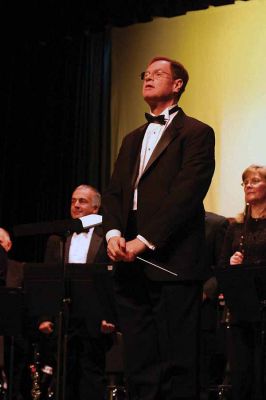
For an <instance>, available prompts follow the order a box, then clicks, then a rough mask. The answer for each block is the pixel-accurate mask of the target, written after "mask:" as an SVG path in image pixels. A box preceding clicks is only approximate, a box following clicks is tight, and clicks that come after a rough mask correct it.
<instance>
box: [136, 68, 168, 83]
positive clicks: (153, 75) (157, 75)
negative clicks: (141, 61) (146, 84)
mask: <svg viewBox="0 0 266 400" xmlns="http://www.w3.org/2000/svg"><path fill="white" fill-rule="evenodd" d="M165 75H168V76H169V77H170V78H171V79H174V78H173V76H172V74H169V72H165V71H162V70H161V69H158V70H156V71H153V72H149V71H143V72H141V74H140V79H141V80H142V81H145V80H147V79H155V80H160V79H162V78H164V77H165V78H166V76H165Z"/></svg>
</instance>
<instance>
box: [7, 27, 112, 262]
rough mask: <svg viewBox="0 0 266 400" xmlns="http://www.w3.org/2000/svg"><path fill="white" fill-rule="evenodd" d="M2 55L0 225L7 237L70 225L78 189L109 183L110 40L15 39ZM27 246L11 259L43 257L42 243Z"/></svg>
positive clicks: (101, 35) (90, 36) (99, 35)
mask: <svg viewBox="0 0 266 400" xmlns="http://www.w3.org/2000/svg"><path fill="white" fill-rule="evenodd" d="M4 56H5V57H4V59H3V57H2V61H1V62H2V79H1V97H2V98H3V99H4V101H3V102H2V104H3V111H4V113H3V117H2V120H1V122H2V124H3V126H2V129H1V131H2V133H1V146H0V163H1V164H0V185H1V198H0V226H2V227H5V228H6V229H8V230H9V231H11V233H12V229H13V227H14V226H15V225H18V224H24V223H34V222H40V221H52V220H55V219H63V218H68V217H69V207H70V196H71V193H72V190H73V188H74V187H75V186H77V185H78V184H81V183H89V184H91V185H93V186H96V187H97V188H98V189H99V190H100V191H102V189H103V187H105V185H106V184H107V180H108V179H109V163H110V149H109V147H110V122H109V120H110V119H109V90H110V40H109V34H108V32H93V33H90V32H89V31H87V32H82V34H79V35H73V36H64V37H62V36H60V35H59V36H58V37H53V38H49V39H48V40H35V39H34V36H32V37H30V36H29V37H23V38H21V36H20V35H19V33H17V34H16V35H14V36H13V37H12V38H11V37H10V38H9V40H8V41H7V42H6V47H5V52H4ZM25 240H26V239H25ZM25 240H24V239H23V245H21V246H20V245H19V243H21V239H20V240H18V241H15V245H14V250H13V251H15V249H16V258H19V259H22V260H24V259H29V260H36V259H39V258H41V257H42V254H41V252H42V251H41V249H40V246H39V245H37V246H36V243H37V242H38V243H39V242H42V239H41V238H35V243H32V240H31V244H29V245H27V246H25V243H26V242H25ZM27 243H28V241H27ZM29 249H30V251H29Z"/></svg>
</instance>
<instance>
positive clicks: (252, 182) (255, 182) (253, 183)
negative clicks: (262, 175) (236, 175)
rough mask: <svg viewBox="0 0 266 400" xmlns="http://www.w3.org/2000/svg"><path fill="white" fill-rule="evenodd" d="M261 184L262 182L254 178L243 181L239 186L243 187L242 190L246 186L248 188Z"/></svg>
mask: <svg viewBox="0 0 266 400" xmlns="http://www.w3.org/2000/svg"><path fill="white" fill-rule="evenodd" d="M261 182H262V180H261V179H259V178H254V179H250V180H248V179H245V180H244V181H243V182H242V183H241V186H243V187H244V188H245V187H247V186H248V185H249V186H257V185H259V184H260V183H261Z"/></svg>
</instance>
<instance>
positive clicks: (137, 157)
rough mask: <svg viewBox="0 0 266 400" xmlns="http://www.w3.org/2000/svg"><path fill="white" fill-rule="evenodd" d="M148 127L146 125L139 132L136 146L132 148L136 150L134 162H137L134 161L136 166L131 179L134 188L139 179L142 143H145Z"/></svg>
mask: <svg viewBox="0 0 266 400" xmlns="http://www.w3.org/2000/svg"><path fill="white" fill-rule="evenodd" d="M147 126H148V124H145V125H144V126H142V127H141V128H140V129H139V132H138V134H137V135H136V138H135V142H134V144H133V146H132V148H133V149H135V153H134V156H133V160H135V161H133V163H134V166H133V171H132V179H131V185H132V187H134V185H135V182H136V179H137V177H138V174H139V164H140V153H141V146H142V141H143V138H144V134H145V131H146V129H147Z"/></svg>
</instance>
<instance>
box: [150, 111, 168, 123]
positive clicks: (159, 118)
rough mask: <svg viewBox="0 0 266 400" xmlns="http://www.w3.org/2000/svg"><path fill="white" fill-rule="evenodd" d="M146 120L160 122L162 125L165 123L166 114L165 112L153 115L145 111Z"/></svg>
mask: <svg viewBox="0 0 266 400" xmlns="http://www.w3.org/2000/svg"><path fill="white" fill-rule="evenodd" d="M145 117H146V120H147V121H148V122H149V124H151V123H154V124H160V125H165V122H166V120H165V116H164V115H163V114H160V115H151V114H149V113H145Z"/></svg>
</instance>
